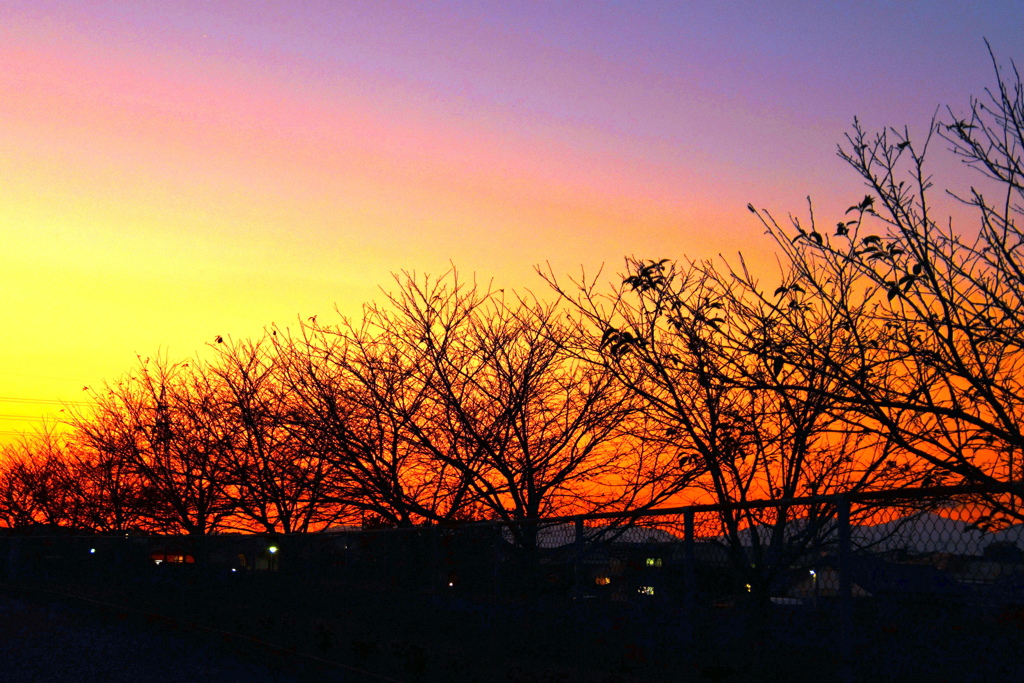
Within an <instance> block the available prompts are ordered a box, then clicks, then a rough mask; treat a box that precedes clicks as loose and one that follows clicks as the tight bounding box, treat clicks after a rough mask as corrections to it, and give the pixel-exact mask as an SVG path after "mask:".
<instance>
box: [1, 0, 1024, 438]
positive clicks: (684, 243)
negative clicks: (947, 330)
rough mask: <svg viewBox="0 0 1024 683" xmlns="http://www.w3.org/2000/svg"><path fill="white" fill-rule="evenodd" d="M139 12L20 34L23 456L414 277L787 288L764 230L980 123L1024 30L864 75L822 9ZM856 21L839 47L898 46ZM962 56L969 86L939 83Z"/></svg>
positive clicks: (9, 210)
mask: <svg viewBox="0 0 1024 683" xmlns="http://www.w3.org/2000/svg"><path fill="white" fill-rule="evenodd" d="M129 6H130V9H126V7H127V6H125V5H123V4H119V3H108V2H94V3H83V2H44V1H40V2H20V1H15V2H11V3H8V4H6V5H5V7H4V8H0V93H2V97H0V181H2V185H0V189H2V191H0V234H2V236H3V238H4V239H3V250H2V252H0V300H2V301H3V302H4V308H3V312H4V318H3V322H4V325H3V328H2V332H0V439H5V438H11V437H12V435H13V433H15V432H17V431H19V430H25V429H28V430H31V429H33V428H35V427H37V426H38V425H39V424H40V420H41V419H42V418H43V417H44V416H45V415H47V414H56V412H55V411H57V410H59V408H60V402H61V401H79V400H82V399H83V398H84V396H85V394H84V393H83V391H82V387H83V386H87V385H98V384H100V383H102V382H103V380H106V379H114V378H116V377H117V376H118V375H120V374H121V373H123V372H124V371H126V370H127V369H129V368H130V367H131V366H132V365H133V363H134V361H135V355H136V354H142V355H151V354H153V353H156V352H157V351H159V350H162V351H164V352H166V353H167V354H168V355H170V356H171V357H174V358H177V357H185V356H191V355H193V354H196V353H202V350H203V348H204V345H205V344H207V343H208V342H210V341H211V340H213V338H214V337H215V336H216V335H219V334H221V335H229V334H230V335H232V336H234V337H236V338H237V337H244V336H248V335H254V334H258V333H259V332H260V330H261V329H262V328H263V327H265V326H266V325H268V324H271V323H277V324H281V325H289V324H294V321H296V320H297V319H298V318H299V317H300V316H302V317H305V316H308V315H312V314H319V315H321V316H327V315H328V314H330V312H331V310H332V309H333V307H334V306H335V305H337V306H338V307H339V308H340V309H341V310H342V311H343V312H346V313H349V314H355V313H356V312H357V311H358V306H359V305H360V304H361V303H362V302H364V301H367V300H369V299H372V298H375V297H376V296H377V288H378V287H379V286H381V285H387V284H388V282H389V281H390V275H389V274H390V273H392V272H394V271H396V270H400V269H415V270H418V271H429V272H437V271H440V270H442V269H444V268H446V267H447V264H448V263H449V262H453V263H454V264H456V265H457V266H458V267H459V269H460V270H462V271H463V272H467V273H468V272H476V273H477V274H478V276H479V277H481V278H484V279H489V278H492V277H493V278H494V279H495V282H496V284H497V285H498V286H502V287H532V288H536V289H540V288H541V287H542V283H540V281H539V280H538V279H537V278H536V276H535V275H534V274H533V267H534V266H535V265H536V264H541V263H543V262H545V261H550V262H551V263H552V265H553V267H554V269H555V270H556V272H565V273H569V272H577V271H578V269H579V267H580V266H581V265H583V266H585V267H587V268H588V269H594V268H596V267H597V266H599V265H600V264H602V263H606V264H608V267H609V268H610V270H611V271H615V270H616V269H617V268H619V266H620V264H621V263H622V259H623V257H624V256H626V255H636V256H639V257H644V258H648V257H649V258H663V257H666V256H668V257H682V256H684V255H689V256H693V257H702V258H703V257H707V258H710V257H714V256H715V255H716V254H718V253H725V254H729V255H732V254H735V252H736V251H737V250H739V249H743V251H744V253H745V254H747V256H748V258H750V259H751V260H753V261H754V262H756V263H759V264H760V265H761V266H762V267H764V268H765V272H770V271H769V270H768V265H767V264H770V263H771V260H772V257H771V254H770V251H769V245H768V243H767V242H766V240H765V238H764V237H763V236H762V235H761V229H760V227H759V225H758V224H757V223H756V221H755V220H754V219H753V217H752V216H751V215H750V214H749V213H748V212H747V211H746V209H745V206H746V203H747V202H748V201H752V202H754V203H755V204H757V205H758V206H765V207H768V208H769V209H772V210H773V211H774V212H776V213H777V215H780V216H784V215H785V214H786V213H787V212H789V211H794V212H800V211H803V210H804V208H805V200H804V196H805V195H807V194H812V195H813V196H814V198H815V201H816V204H817V205H818V206H820V207H822V211H823V212H824V213H826V214H827V213H828V212H829V211H832V212H836V211H841V209H842V208H845V206H847V205H848V204H849V201H848V199H849V198H850V197H857V196H858V195H859V194H861V193H862V190H861V189H860V186H859V183H858V182H857V180H856V178H855V177H853V176H852V175H851V174H850V173H848V172H846V171H845V170H844V169H843V168H842V165H841V163H839V162H838V161H837V160H836V159H835V157H834V150H835V144H836V143H837V142H838V141H839V140H840V138H841V136H842V133H843V132H844V131H845V130H846V129H847V128H848V125H849V122H850V120H851V119H852V116H853V115H854V114H858V113H859V114H862V115H864V114H865V113H868V114H870V115H872V116H871V117H870V118H871V120H870V123H872V124H880V123H890V122H891V123H903V122H904V120H902V119H898V120H897V121H891V120H889V119H888V117H890V116H899V117H906V118H908V119H911V120H908V121H906V122H908V123H911V124H919V125H923V124H924V123H925V122H926V121H927V118H928V117H929V116H930V115H931V112H932V111H933V110H934V107H935V106H936V105H937V104H938V103H939V102H941V101H946V100H947V99H949V98H951V97H955V98H957V101H958V102H963V101H966V98H967V96H968V95H970V94H972V93H975V92H978V90H979V88H972V87H971V84H973V83H975V82H978V83H982V82H983V81H981V78H982V77H983V75H985V74H987V68H988V67H987V65H986V56H985V54H984V48H983V43H982V42H981V37H982V35H988V36H990V37H992V36H994V37H995V38H998V37H999V36H1000V35H1002V34H1003V33H1005V34H1006V35H1019V34H1018V33H1016V32H1015V30H1014V29H1013V26H1017V27H1020V26H1021V17H1022V12H1021V10H1020V9H1019V8H1014V7H1013V6H1012V4H1007V5H1006V6H1005V7H1001V8H1000V9H999V12H1001V13H1002V14H1000V13H999V12H993V13H992V16H987V15H986V16H984V17H982V16H980V15H978V14H969V15H967V16H961V15H957V14H956V13H955V12H954V16H953V18H952V19H943V20H941V21H940V20H938V19H936V20H935V21H934V22H933V23H931V24H929V23H928V22H927V21H926V22H919V21H915V20H914V17H913V16H912V15H911V14H905V13H903V12H902V11H901V12H897V14H899V16H898V17H897V16H894V18H893V23H894V27H890V28H887V29H885V31H889V34H887V35H891V37H892V38H895V37H896V36H900V37H901V38H903V40H902V41H901V42H899V43H896V42H894V41H890V42H886V41H885V40H883V38H885V36H882V37H879V36H878V35H873V36H872V37H869V38H863V39H862V40H863V42H862V47H863V48H864V50H858V51H856V52H851V53H850V55H844V54H842V50H852V49H853V48H851V47H849V46H846V47H837V43H833V42H832V41H831V39H830V40H825V39H824V38H821V39H820V40H819V39H817V38H815V37H814V36H815V34H814V33H813V32H811V33H808V29H809V28H813V26H814V25H816V24H815V23H814V22H824V23H821V26H820V28H821V30H822V31H825V30H826V27H827V22H830V21H831V22H836V21H838V18H837V17H835V16H832V15H828V14H827V13H826V14H822V11H818V10H816V11H815V12H808V11H804V9H802V8H801V7H800V6H799V3H791V4H790V5H786V6H785V7H784V8H782V9H780V10H779V13H778V15H779V16H781V21H779V22H775V23H772V22H768V23H765V21H763V20H762V19H764V17H758V16H756V14H757V13H756V12H754V13H752V15H751V16H749V17H744V18H743V19H740V20H737V19H736V14H735V12H732V13H730V12H727V11H718V12H710V13H709V11H708V10H701V12H703V14H702V15H701V16H692V17H691V16H683V15H682V14H680V13H679V12H677V11H676V10H675V9H674V7H675V6H674V5H673V4H671V3H660V2H652V3H651V4H650V5H648V6H646V7H645V8H644V10H643V11H638V12H635V13H633V14H629V15H622V11H623V10H622V9H621V8H620V7H618V6H616V5H614V4H609V5H605V4H602V3H596V4H589V3H587V4H585V5H583V6H580V7H577V8H576V10H575V13H574V12H573V11H569V9H565V10H564V11H563V10H559V9H552V8H544V7H538V6H527V7H524V8H520V9H519V10H515V11H513V10H511V9H509V8H508V7H507V6H504V5H502V4H501V3H497V4H492V3H487V2H480V3H467V4H466V5H460V4H457V3H456V4H454V5H452V4H447V3H440V4H438V5H436V6H432V9H424V8H423V6H421V5H416V4H404V3H396V4H389V5H388V8H387V10H386V11H385V10H383V9H382V7H383V6H380V7H376V6H374V7H369V6H364V5H362V4H352V5H350V4H348V3H314V2H293V3H285V4H283V5H280V4H278V5H271V4H267V3H261V2H254V3H236V2H223V3H214V6H212V7H208V8H205V9H196V8H195V7H194V6H193V5H191V4H190V3H178V2H171V1H169V2H161V3H155V2H153V3H149V2H140V3H130V4H129ZM951 7H954V6H953V5H952V4H951ZM656 10H657V11H656ZM670 10H671V11H670ZM950 11H951V12H953V10H952V9H951V10H950ZM957 11H960V10H957ZM965 11H966V10H965ZM772 16H775V15H772ZM730 17H731V18H730ZM773 21H774V19H773ZM851 21H852V24H851V25H850V26H849V27H847V28H846V29H843V30H840V32H839V36H838V37H839V38H842V37H843V35H845V34H844V33H843V31H848V32H849V33H850V34H851V36H852V35H853V34H857V35H858V36H863V33H862V32H861V30H860V28H861V27H863V26H864V25H865V22H870V21H871V20H870V18H869V16H868V15H866V14H865V15H863V16H859V17H854V18H853V19H852V20H851ZM808 22H810V23H808ZM901 22H902V23H901ZM950 22H953V23H950ZM957 22H959V23H957ZM971 22H974V23H973V24H972V23H971ZM906 26H912V27H916V28H913V29H912V30H911V31H910V33H908V29H907V28H906ZM964 26H969V27H970V30H969V31H968V30H965V29H964ZM914 31H916V32H917V33H914ZM1000 32H1003V33H1000ZM795 36H796V37H795ZM799 36H803V37H799ZM908 36H909V39H908ZM949 36H957V38H956V40H952V39H950V37H949ZM773 38H774V39H775V41H776V42H772V39H773ZM787 41H788V42H787ZM801 41H803V42H801ZM872 41H874V42H872ZM936 41H938V42H941V43H942V48H943V50H945V54H946V55H947V58H948V59H954V58H960V57H962V58H963V60H964V64H963V66H962V68H958V69H957V70H953V71H952V72H947V73H943V72H942V70H940V69H936V68H935V67H934V62H933V63H932V65H931V66H928V65H922V64H921V62H922V61H925V60H930V59H933V57H934V56H937V55H938V53H937V52H935V53H934V54H933V53H930V52H929V50H932V51H934V50H938V49H939V48H938V46H933V45H932V43H934V42H936ZM830 45H831V47H830ZM843 45H845V44H843ZM882 46H887V47H888V49H889V53H888V54H884V55H883V54H882V50H881V49H880V48H881V47H882ZM997 47H998V45H997ZM1011 47H1012V45H1010V44H1009V43H1006V48H1007V49H1009V48H1011ZM801 50H805V51H806V54H803V53H801ZM835 50H839V51H840V54H838V55H836V54H833V52H834V51H835ZM1010 56H1013V55H1010ZM858 60H859V61H858ZM897 65H904V66H905V67H906V68H907V73H906V74H905V75H906V76H907V77H913V82H914V83H915V85H914V86H913V87H912V88H908V87H907V86H906V81H902V83H903V85H902V86H901V85H900V83H901V81H899V80H898V78H897V76H898V74H896V73H895V68H896V66H897ZM918 72H920V73H918ZM884 74H888V76H889V80H886V79H885V78H882V77H881V76H880V75H884ZM928 74H931V75H932V76H934V78H932V81H928V79H927V78H926V76H927V75H928ZM979 74H980V75H981V76H979ZM861 76H865V77H867V78H866V79H862V78H861ZM922 79H924V81H925V84H928V83H931V84H932V89H931V90H927V91H926V90H924V89H923V85H921V81H922ZM864 80H866V81H867V82H863V81H864ZM984 82H987V81H984ZM894 92H895V93H903V94H904V95H905V97H904V98H903V99H901V100H899V101H896V98H893V97H891V96H889V95H891V94H892V93H894ZM609 279H611V276H609ZM321 319H323V317H322V318H321Z"/></svg>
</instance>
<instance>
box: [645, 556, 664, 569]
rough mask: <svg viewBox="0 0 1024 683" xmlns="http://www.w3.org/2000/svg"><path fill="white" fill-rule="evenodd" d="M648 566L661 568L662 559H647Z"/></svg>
mask: <svg viewBox="0 0 1024 683" xmlns="http://www.w3.org/2000/svg"><path fill="white" fill-rule="evenodd" d="M647 566H648V567H660V566H661V558H660V557H648V558H647Z"/></svg>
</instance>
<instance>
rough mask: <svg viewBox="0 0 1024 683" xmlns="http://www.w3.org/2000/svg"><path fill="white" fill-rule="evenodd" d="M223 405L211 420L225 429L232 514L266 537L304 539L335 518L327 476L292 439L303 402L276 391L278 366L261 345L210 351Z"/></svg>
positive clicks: (210, 369)
mask: <svg viewBox="0 0 1024 683" xmlns="http://www.w3.org/2000/svg"><path fill="white" fill-rule="evenodd" d="M213 346H214V350H215V351H216V352H217V358H216V361H215V362H213V363H211V364H210V365H209V366H207V367H206V369H205V372H206V373H207V374H209V375H210V376H212V377H213V378H215V380H216V383H217V384H218V386H219V389H218V391H217V394H218V395H219V396H220V398H221V404H220V406H219V407H218V410H217V411H212V412H207V413H204V415H205V416H207V417H211V416H216V418H217V419H223V420H225V421H227V422H228V423H229V424H230V425H231V428H230V431H231V434H232V438H231V441H230V451H229V453H228V455H227V457H226V458H225V459H224V462H223V465H224V467H223V475H222V476H223V483H224V485H225V486H224V490H225V494H226V496H227V497H228V498H229V499H230V501H231V506H232V508H233V512H234V514H235V515H236V516H238V517H240V518H242V519H243V520H249V521H250V522H254V523H255V524H256V525H257V526H258V527H259V528H260V529H261V530H263V531H265V532H268V533H276V532H283V533H294V532H305V531H309V530H310V529H313V528H318V527H322V526H324V525H326V524H329V523H330V522H332V521H334V520H335V519H336V518H337V515H338V510H337V506H336V505H330V504H328V503H327V502H326V500H325V497H326V496H327V494H328V490H329V486H330V479H331V477H332V472H331V468H330V466H329V465H328V462H327V460H326V459H325V458H324V457H323V453H322V452H321V451H320V450H319V449H316V448H304V446H303V442H302V440H301V438H300V437H299V436H298V434H297V433H296V430H297V429H298V427H297V426H296V423H297V422H298V423H301V422H302V419H301V416H300V414H299V413H298V411H299V404H300V403H301V399H298V398H296V397H295V396H294V395H293V394H292V393H291V392H290V391H289V390H288V388H287V385H286V384H284V383H282V377H281V361H280V358H279V357H278V356H277V355H276V354H275V353H274V349H273V345H272V343H271V342H270V341H268V340H267V339H263V340H258V341H242V342H232V341H231V340H227V341H225V340H224V339H223V338H221V339H220V340H218V342H217V343H216V344H214V345H213Z"/></svg>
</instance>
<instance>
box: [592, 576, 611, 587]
mask: <svg viewBox="0 0 1024 683" xmlns="http://www.w3.org/2000/svg"><path fill="white" fill-rule="evenodd" d="M611 582H612V580H611V579H610V578H609V577H607V576H599V577H597V578H596V579H594V583H596V584H597V585H598V586H607V585H608V584H609V583H611Z"/></svg>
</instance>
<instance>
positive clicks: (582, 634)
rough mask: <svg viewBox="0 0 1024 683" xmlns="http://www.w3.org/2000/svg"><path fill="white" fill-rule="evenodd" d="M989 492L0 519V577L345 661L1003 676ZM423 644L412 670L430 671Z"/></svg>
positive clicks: (1014, 644)
mask: <svg viewBox="0 0 1024 683" xmlns="http://www.w3.org/2000/svg"><path fill="white" fill-rule="evenodd" d="M994 495H1007V496H1010V495H1017V493H1016V492H1014V491H1012V490H1010V489H1007V490H1006V491H993V490H991V489H978V488H964V487H961V488H945V489H930V490H903V491H892V492H881V493H874V494H870V495H868V494H861V495H856V496H853V495H851V496H838V495H837V496H817V497H814V498H804V499H794V500H786V501H760V502H755V503H749V504H745V505H701V506H688V507H682V508H673V509H670V510H649V511H643V512H630V513H611V514H602V515H581V516H575V517H564V518H558V519H546V520H526V521H521V522H517V523H512V524H510V523H492V522H477V523H467V524H460V525H454V526H423V527H415V528H409V529H380V530H372V531H371V530H361V529H348V528H345V529H336V530H329V531H326V532H321V533H311V534H304V535H289V536H261V535H240V534H228V535H212V536H205V537H188V536H142V535H132V534H129V535H127V536H125V535H121V536H82V535H56V534H53V533H44V534H42V535H40V534H29V533H20V534H16V533H11V534H10V535H8V536H3V537H0V578H2V580H3V581H4V582H6V583H7V584H8V585H17V584H19V583H21V584H26V583H31V584H33V585H51V586H63V587H65V588H69V589H72V588H73V589H75V590H79V591H83V590H87V589H88V590H94V591H96V590H107V591H111V590H114V589H117V590H119V591H120V592H121V593H120V594H121V595H122V597H124V596H126V595H127V596H129V597H131V599H136V600H158V599H159V596H163V597H164V599H166V600H170V602H167V603H165V606H168V608H171V607H173V608H175V609H180V610H187V609H193V610H195V609H199V608H198V607H192V608H189V605H193V606H195V605H202V609H204V610H205V614H206V616H207V617H208V618H209V619H211V620H213V621H214V622H216V620H217V619H221V622H217V623H214V624H213V625H214V626H224V627H231V628H234V629H237V628H239V624H238V623H228V624H226V623H224V621H223V620H226V619H234V620H236V622H238V621H241V622H244V623H243V626H244V625H245V624H246V623H247V624H248V625H249V626H251V627H253V628H257V627H259V628H262V627H260V626H259V624H260V623H262V622H260V617H259V616H258V615H257V614H256V612H257V611H258V610H263V611H264V612H265V613H273V614H277V615H278V616H279V618H280V619H292V621H293V622H294V630H296V632H300V631H301V632H303V633H305V632H306V631H308V632H309V633H305V635H303V636H302V638H306V639H307V640H309V641H310V642H312V641H313V640H316V638H321V640H323V639H324V638H323V637H322V636H323V632H324V631H325V629H326V630H331V632H332V633H334V634H335V636H334V640H335V641H336V643H335V644H336V645H337V647H338V648H341V649H345V648H347V650H346V652H347V655H348V656H350V657H355V658H356V659H357V660H358V659H359V657H360V656H362V655H361V654H360V652H362V650H360V647H363V646H360V645H359V643H360V642H364V641H365V643H370V644H369V645H366V644H365V643H364V645H365V647H363V650H366V651H368V652H370V653H371V654H369V655H366V657H367V658H372V657H373V656H376V655H374V654H373V653H374V652H377V654H380V652H381V648H380V647H377V649H376V650H374V647H373V646H372V643H373V642H374V638H377V640H378V641H379V640H380V639H381V638H383V637H384V636H381V635H380V634H381V633H391V634H392V637H393V638H394V637H397V636H395V635H394V634H412V635H410V636H409V637H408V638H407V641H408V642H410V643H411V642H415V643H418V644H419V646H420V647H422V648H425V649H426V650H427V651H430V652H436V651H437V650H438V648H440V649H441V650H442V651H448V650H451V651H452V652H455V653H456V654H453V655H452V657H453V658H455V659H457V658H458V657H463V659H465V657H464V653H465V652H468V651H470V650H472V651H473V652H475V653H477V654H478V656H479V657H482V658H483V659H481V660H480V661H482V662H484V663H485V664H484V665H486V662H491V663H492V664H493V665H494V666H497V664H496V662H499V661H504V662H508V661H519V662H529V663H531V664H530V665H531V666H545V667H548V668H549V669H554V670H565V671H570V672H572V673H573V676H575V677H576V678H577V679H578V680H604V679H602V678H600V676H601V675H604V674H605V673H607V672H611V673H613V674H614V675H617V676H620V677H621V678H622V679H623V680H628V679H630V677H634V678H636V679H637V680H641V679H642V680H695V681H701V680H766V679H772V678H778V679H784V678H785V679H788V680H816V679H820V678H821V677H823V676H839V677H841V678H846V679H848V680H871V679H874V680H878V679H884V680H922V679H923V678H924V679H927V678H931V679H934V680H942V679H944V678H949V676H950V672H956V676H955V679H956V680H996V679H1001V680H1024V666H1022V664H1021V662H1020V661H1019V657H1018V656H1017V653H1018V652H1019V651H1020V648H1021V647H1022V646H1024V525H1021V524H1014V523H1013V520H1012V519H1006V520H1004V521H1002V522H1001V523H996V522H993V521H992V519H997V518H995V517H993V515H992V514H991V513H992V505H991V500H992V497H993V496H994ZM132 596H133V597H132ZM167 596H171V598H168V597H167ZM172 603H173V604H172ZM288 615H290V616H288ZM187 616H188V617H189V618H192V619H195V618H196V615H195V613H194V612H192V613H188V614H187ZM246 620H248V622H246ZM267 628H270V627H267ZM318 629H319V630H318ZM257 630H258V628H257ZM265 630H266V629H264V631H265ZM271 630H273V629H271ZM314 632H315V633H314ZM257 635H260V636H261V637H262V636H264V635H266V634H265V633H264V632H263V631H260V632H259V633H257ZM302 638H299V640H301V639H302ZM360 639H362V640H360ZM327 640H330V639H329V638H328V639H327ZM342 641H345V642H342ZM445 648H447V650H445ZM460 648H461V649H460ZM460 653H463V654H460ZM321 654H331V653H329V652H327V651H326V650H325V649H324V648H321ZM381 656H383V655H381ZM413 659H414V660H415V658H413ZM435 659H436V656H435ZM417 661H418V660H417ZM427 662H428V663H427V664H423V665H422V667H426V668H425V669H424V670H423V671H426V673H424V672H423V671H421V672H420V673H421V674H422V675H421V676H419V677H420V678H422V677H424V676H426V678H425V679H429V678H430V676H429V675H428V674H429V672H430V671H434V673H437V671H439V670H440V669H438V668H437V667H440V666H441V664H436V663H430V662H433V660H432V659H430V657H427ZM449 664H450V662H449ZM446 666H447V665H446ZM422 667H421V668H422ZM413 668H415V666H414V667H413ZM391 671H392V673H396V672H395V671H394V670H393V669H392V670H391ZM397 673H402V671H397ZM405 673H408V672H405ZM442 679H443V678H441V677H438V678H436V680H442ZM467 680H468V679H467Z"/></svg>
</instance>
